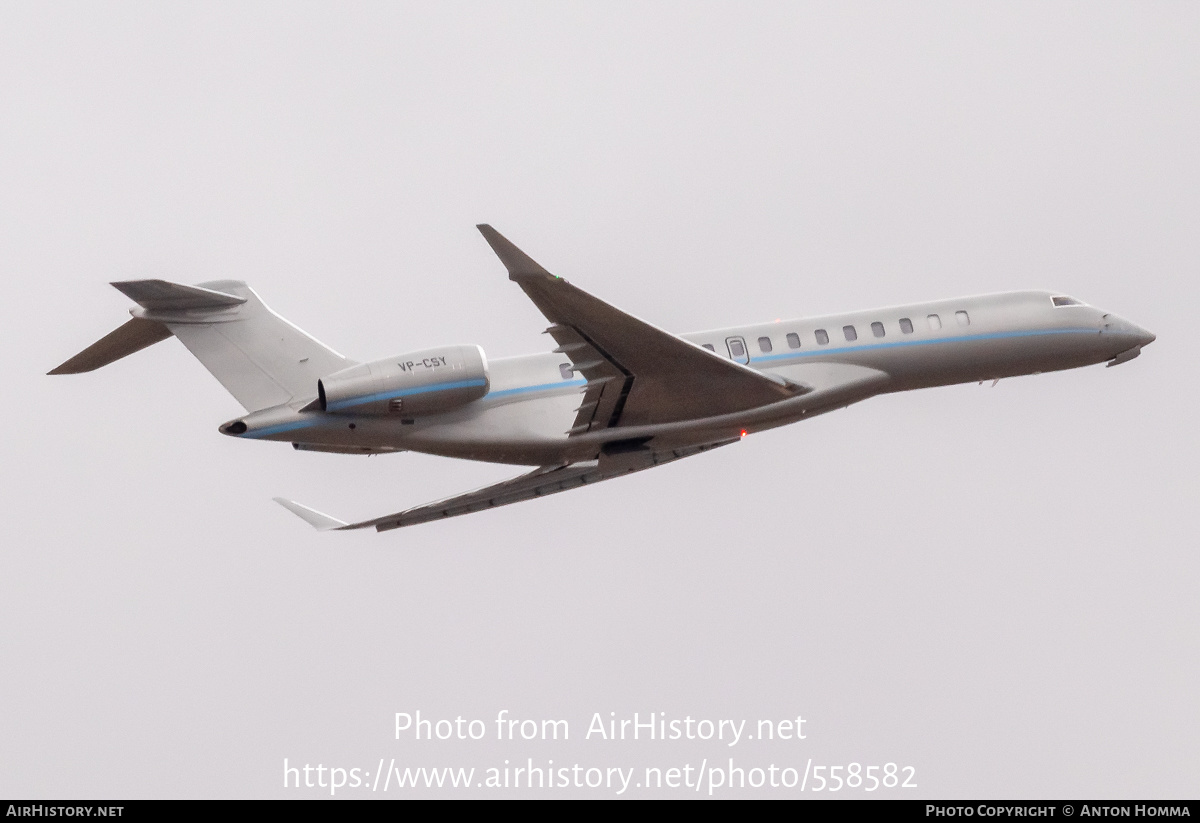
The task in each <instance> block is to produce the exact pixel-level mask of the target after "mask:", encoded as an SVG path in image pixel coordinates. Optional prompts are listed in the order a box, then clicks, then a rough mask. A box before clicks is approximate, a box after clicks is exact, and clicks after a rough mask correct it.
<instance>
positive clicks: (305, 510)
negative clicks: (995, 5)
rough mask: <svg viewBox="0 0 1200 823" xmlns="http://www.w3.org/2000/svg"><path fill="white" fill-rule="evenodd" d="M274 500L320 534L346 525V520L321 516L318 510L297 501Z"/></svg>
mask: <svg viewBox="0 0 1200 823" xmlns="http://www.w3.org/2000/svg"><path fill="white" fill-rule="evenodd" d="M274 500H275V502H276V503H278V504H279V505H281V506H283V507H284V508H285V509H287V510H288V511H290V512H291V513H292V514H294V515H296V516H297V517H299V518H300V519H301V520H303V521H304V522H305V523H308V525H310V526H312V527H313V528H314V529H316V530H317V531H319V532H327V531H329V530H330V529H340V528H342V527H343V526H345V525H346V522H345V521H344V520H338V519H337V518H336V517H330V516H329V515H327V514H321V513H320V512H319V511H317V510H316V509H310V508H309V507H308V506H305V505H302V504H300V503H297V502H296V501H295V500H288V499H287V498H286V497H276V498H274Z"/></svg>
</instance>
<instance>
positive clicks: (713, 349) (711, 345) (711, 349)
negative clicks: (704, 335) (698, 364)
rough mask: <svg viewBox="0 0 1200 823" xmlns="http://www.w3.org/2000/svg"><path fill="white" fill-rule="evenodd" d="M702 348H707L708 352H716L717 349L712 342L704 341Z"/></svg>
mask: <svg viewBox="0 0 1200 823" xmlns="http://www.w3.org/2000/svg"><path fill="white" fill-rule="evenodd" d="M704 348H706V349H708V350H709V351H710V352H712V353H713V354H716V353H717V350H716V348H714V347H713V344H712V343H705V344H704Z"/></svg>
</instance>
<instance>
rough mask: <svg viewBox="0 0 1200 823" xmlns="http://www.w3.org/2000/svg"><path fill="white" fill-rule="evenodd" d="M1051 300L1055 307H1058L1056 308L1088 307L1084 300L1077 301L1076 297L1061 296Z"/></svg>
mask: <svg viewBox="0 0 1200 823" xmlns="http://www.w3.org/2000/svg"><path fill="white" fill-rule="evenodd" d="M1050 299H1051V300H1053V301H1054V305H1056V306H1086V305H1087V303H1084V302H1083V301H1082V300H1076V299H1075V298H1074V297H1067V296H1066V295H1065V294H1064V295H1059V296H1058V297H1051V298H1050Z"/></svg>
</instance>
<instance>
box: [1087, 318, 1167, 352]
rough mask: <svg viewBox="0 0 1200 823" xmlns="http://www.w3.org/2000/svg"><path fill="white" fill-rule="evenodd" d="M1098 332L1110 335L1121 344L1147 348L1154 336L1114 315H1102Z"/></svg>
mask: <svg viewBox="0 0 1200 823" xmlns="http://www.w3.org/2000/svg"><path fill="white" fill-rule="evenodd" d="M1100 331H1101V332H1102V333H1104V334H1105V335H1110V336H1112V337H1113V338H1115V339H1118V340H1120V341H1121V342H1122V343H1126V342H1127V343H1128V344H1129V346H1130V347H1133V346H1148V345H1150V344H1151V343H1153V342H1154V341H1155V339H1156V338H1155V336H1154V335H1153V334H1151V333H1150V332H1148V331H1146V330H1145V329H1143V328H1142V327H1141V326H1139V325H1137V324H1136V323H1130V322H1129V321H1128V320H1126V319H1124V318H1123V317H1117V316H1116V315H1115V314H1106V315H1104V320H1103V321H1102V322H1101V325H1100Z"/></svg>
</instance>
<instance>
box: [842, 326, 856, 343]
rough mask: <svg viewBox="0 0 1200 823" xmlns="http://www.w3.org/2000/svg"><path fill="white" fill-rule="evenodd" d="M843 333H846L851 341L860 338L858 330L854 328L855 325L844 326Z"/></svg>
mask: <svg viewBox="0 0 1200 823" xmlns="http://www.w3.org/2000/svg"><path fill="white" fill-rule="evenodd" d="M842 334H844V335H846V339H847V340H848V341H850V342H854V341H855V340H857V339H858V332H856V331H855V330H854V327H853V326H842Z"/></svg>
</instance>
